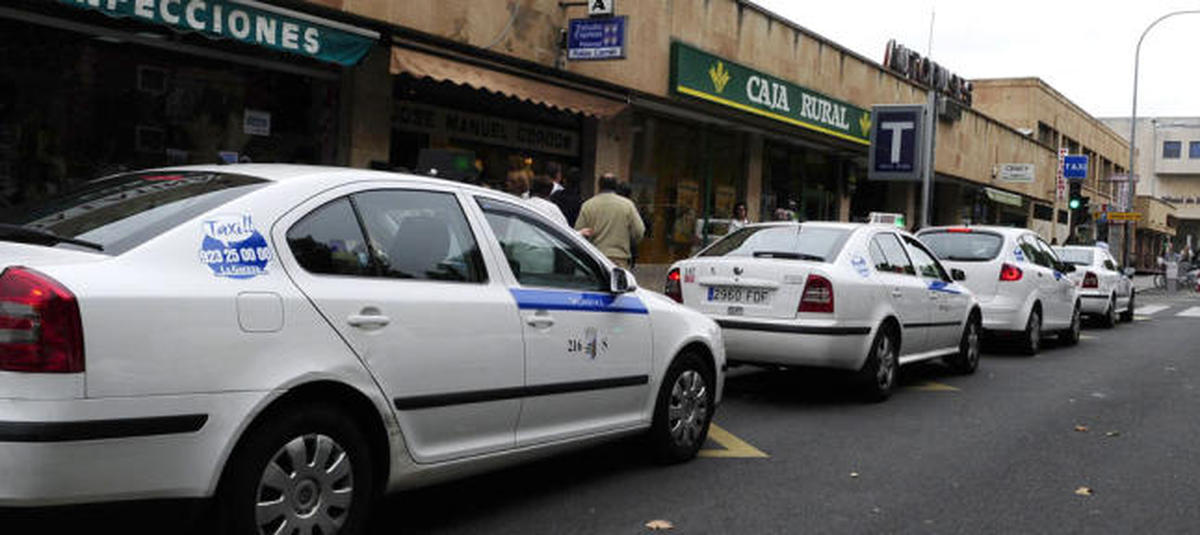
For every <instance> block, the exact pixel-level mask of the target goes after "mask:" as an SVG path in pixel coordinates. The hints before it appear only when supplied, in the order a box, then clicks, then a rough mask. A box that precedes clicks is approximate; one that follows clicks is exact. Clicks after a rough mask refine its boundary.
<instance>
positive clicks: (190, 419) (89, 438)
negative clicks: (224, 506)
mask: <svg viewBox="0 0 1200 535" xmlns="http://www.w3.org/2000/svg"><path fill="white" fill-rule="evenodd" d="M265 395H266V394H265V393H253V392H238V393H228V394H210V395H194V396H156V397H149V398H106V399H76V400H61V401H58V400H55V401H46V400H36V401H35V400H20V399H0V474H4V477H3V478H0V506H5V507H35V506H45V505H63V504H75V503H87V502H107V501H118V500H129V499H147V498H195V497H205V496H208V495H210V494H211V492H212V489H213V488H215V484H216V481H217V478H218V476H219V474H220V467H221V466H222V465H223V460H224V458H225V456H226V455H227V454H228V450H229V448H230V446H231V442H232V440H231V437H233V436H235V435H236V433H237V431H238V430H239V428H240V426H241V425H242V424H243V421H244V420H245V418H244V415H246V414H249V413H250V412H251V411H252V410H253V407H254V406H255V405H256V404H258V403H259V402H260V401H261V400H262V399H263V398H264V396H265Z"/></svg>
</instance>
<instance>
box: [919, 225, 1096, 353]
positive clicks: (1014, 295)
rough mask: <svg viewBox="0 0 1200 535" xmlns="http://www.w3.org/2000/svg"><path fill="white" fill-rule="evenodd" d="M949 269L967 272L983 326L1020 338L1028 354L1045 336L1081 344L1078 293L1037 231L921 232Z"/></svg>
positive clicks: (946, 229)
mask: <svg viewBox="0 0 1200 535" xmlns="http://www.w3.org/2000/svg"><path fill="white" fill-rule="evenodd" d="M917 237H918V238H920V240H921V241H922V242H925V243H926V244H927V245H929V248H930V249H932V250H933V252H934V253H936V254H937V256H938V258H940V259H941V260H942V262H944V263H945V264H946V265H947V266H949V267H951V268H955V269H961V270H963V271H964V272H966V274H967V280H966V282H965V284H966V286H967V287H968V288H970V289H971V291H972V292H974V293H975V298H976V299H978V300H979V304H980V307H981V308H982V310H983V328H984V330H985V331H987V332H989V333H994V334H1005V335H1016V336H1017V337H1018V340H1019V342H1020V349H1021V351H1022V352H1023V353H1025V354H1029V355H1033V354H1036V353H1037V352H1038V351H1039V350H1040V349H1041V344H1042V337H1043V335H1044V334H1046V333H1047V332H1056V333H1057V334H1058V338H1059V340H1060V341H1062V342H1064V343H1066V344H1075V343H1077V342H1078V341H1079V329H1080V314H1081V313H1082V310H1081V308H1080V299H1079V289H1078V288H1077V286H1076V284H1075V281H1074V280H1072V279H1071V278H1070V277H1068V276H1067V275H1068V274H1069V273H1071V272H1072V271H1074V270H1075V267H1074V266H1072V265H1070V264H1067V263H1064V262H1063V261H1062V260H1060V259H1059V258H1058V256H1057V255H1056V254H1055V252H1054V250H1053V249H1052V248H1051V247H1050V246H1049V245H1047V244H1046V242H1045V241H1044V240H1042V239H1041V238H1040V237H1039V236H1038V235H1037V233H1035V232H1033V231H1031V230H1027V229H1020V228H1010V227H992V226H972V227H930V228H927V229H922V230H921V231H920V232H918V233H917Z"/></svg>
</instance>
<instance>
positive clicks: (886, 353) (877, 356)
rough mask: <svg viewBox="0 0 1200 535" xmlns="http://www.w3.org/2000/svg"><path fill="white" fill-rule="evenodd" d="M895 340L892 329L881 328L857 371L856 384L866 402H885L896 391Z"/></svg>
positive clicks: (897, 349)
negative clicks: (865, 359)
mask: <svg viewBox="0 0 1200 535" xmlns="http://www.w3.org/2000/svg"><path fill="white" fill-rule="evenodd" d="M897 338H898V337H897V336H896V334H895V329H894V328H892V327H888V326H883V327H880V328H879V332H877V333H876V334H875V340H873V341H872V342H871V350H870V352H869V353H867V361H866V362H865V363H863V367H862V369H861V370H859V371H858V383H859V385H860V388H861V390H862V396H863V399H865V400H866V401H869V402H872V403H879V402H882V401H886V400H887V399H888V398H889V397H891V395H892V391H893V390H895V389H896V383H897V382H898V380H899V376H900V344H899V343H898V342H897Z"/></svg>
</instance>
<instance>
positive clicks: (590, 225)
mask: <svg viewBox="0 0 1200 535" xmlns="http://www.w3.org/2000/svg"><path fill="white" fill-rule="evenodd" d="M617 184H618V181H617V177H616V175H613V174H612V173H604V175H602V176H601V177H600V193H597V194H596V196H595V197H592V198H591V199H588V200H587V202H585V203H583V207H582V208H580V210H579V219H577V220H576V221H575V228H576V229H577V230H579V233H580V234H582V235H584V236H586V237H587V238H588V239H589V240H591V242H592V244H594V245H595V246H596V248H597V249H600V252H602V253H604V255H605V256H607V257H608V259H609V260H612V261H613V263H614V264H616V265H617V266H619V267H622V268H625V269H629V258H630V257H631V256H633V255H632V251H630V247H632V246H635V245H636V244H637V242H639V241H641V239H642V236H643V235H644V234H645V233H646V225H645V224H643V223H642V217H641V216H640V215H639V214H638V211H637V207H636V206H634V205H633V201H631V200H629V199H626V198H625V197H622V196H620V195H617Z"/></svg>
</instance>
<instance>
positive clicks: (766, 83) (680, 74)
mask: <svg viewBox="0 0 1200 535" xmlns="http://www.w3.org/2000/svg"><path fill="white" fill-rule="evenodd" d="M671 88H672V90H673V91H674V92H676V93H678V94H681V95H687V96H691V97H696V98H700V99H704V100H707V101H709V102H714V103H717V104H720V105H722V106H728V107H730V108H735V109H738V110H741V111H744V112H748V113H753V114H755V115H760V116H763V117H767V118H770V119H774V120H776V121H781V122H785V123H788V124H791V125H795V126H799V127H802V128H807V129H809V130H815V131H817V132H822V133H825V134H828V135H831V136H834V137H838V138H841V139H846V140H849V141H853V142H856V143H861V144H863V145H867V144H869V143H870V133H871V114H870V113H869V112H868V111H867V110H864V109H862V108H858V107H855V106H853V105H850V104H847V103H845V102H842V101H840V100H836V99H833V98H830V97H827V96H825V95H822V94H820V93H817V92H815V91H812V90H810V89H806V88H804V87H801V86H798V85H796V84H793V83H791V82H788V81H786V80H782V79H780V78H776V77H774V76H771V75H769V74H766V73H763V72H760V71H756V70H754V69H751V68H749V67H745V66H742V65H740V64H737V63H734V62H732V61H728V60H725V59H723V58H720V57H717V56H714V55H712V54H709V53H707V52H704V51H702V50H700V49H697V48H694V47H691V46H688V45H685V44H683V43H679V42H675V43H672V44H671Z"/></svg>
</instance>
